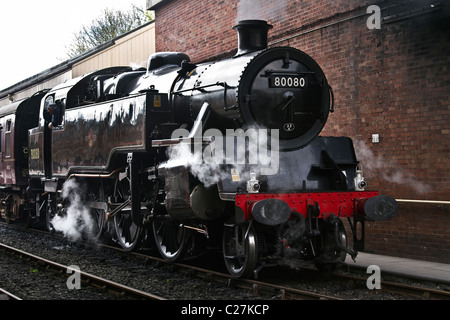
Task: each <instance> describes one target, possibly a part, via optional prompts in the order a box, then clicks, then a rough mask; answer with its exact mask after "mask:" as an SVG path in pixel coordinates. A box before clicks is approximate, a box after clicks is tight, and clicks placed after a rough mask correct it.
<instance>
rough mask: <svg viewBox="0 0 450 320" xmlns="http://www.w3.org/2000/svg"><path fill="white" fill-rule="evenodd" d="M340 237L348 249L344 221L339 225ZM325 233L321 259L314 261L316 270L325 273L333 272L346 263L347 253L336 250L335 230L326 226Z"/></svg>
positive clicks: (342, 243)
mask: <svg viewBox="0 0 450 320" xmlns="http://www.w3.org/2000/svg"><path fill="white" fill-rule="evenodd" d="M338 227H339V229H338V237H339V241H340V243H341V245H342V246H344V247H347V234H346V232H345V227H344V224H343V223H342V221H339V224H338ZM322 232H323V243H324V245H323V249H322V252H321V254H320V255H319V259H318V260H315V261H314V265H315V266H316V268H317V269H318V270H319V271H321V272H325V273H329V272H333V271H334V270H336V268H337V267H338V266H339V265H340V264H341V263H343V262H344V261H345V257H346V255H347V252H345V251H344V250H341V249H339V248H336V245H335V240H334V229H333V228H330V226H325V227H324V229H323V230H322Z"/></svg>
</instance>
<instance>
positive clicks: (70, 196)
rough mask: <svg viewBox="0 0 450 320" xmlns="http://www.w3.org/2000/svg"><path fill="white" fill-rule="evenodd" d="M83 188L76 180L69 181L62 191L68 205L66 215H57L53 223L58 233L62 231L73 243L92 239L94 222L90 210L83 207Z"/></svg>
mask: <svg viewBox="0 0 450 320" xmlns="http://www.w3.org/2000/svg"><path fill="white" fill-rule="evenodd" d="M81 194H83V192H82V188H81V187H80V186H79V185H78V183H76V181H75V180H68V181H66V182H65V183H64V185H63V189H62V195H61V196H62V198H63V199H64V200H65V201H66V202H67V203H68V207H67V208H66V212H65V214H64V215H55V217H54V218H53V219H52V221H51V223H52V225H53V227H54V228H55V230H56V231H60V232H62V233H63V234H64V236H66V237H67V238H69V239H70V240H72V241H77V240H79V239H81V238H82V236H86V237H88V238H92V237H91V236H92V233H93V230H94V221H93V219H92V217H91V214H90V210H89V208H87V207H85V206H84V205H83V201H82V198H81Z"/></svg>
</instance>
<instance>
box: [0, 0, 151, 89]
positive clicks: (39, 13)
mask: <svg viewBox="0 0 450 320" xmlns="http://www.w3.org/2000/svg"><path fill="white" fill-rule="evenodd" d="M131 4H134V5H136V6H139V7H142V8H143V7H145V4H146V0H70V1H69V0H39V1H36V0H9V1H3V2H2V4H1V5H0V8H1V13H2V14H1V18H0V43H1V46H0V91H1V90H3V89H6V88H7V87H10V86H12V85H14V84H15V83H17V82H20V81H22V80H25V79H26V78H29V77H31V76H33V75H35V74H38V73H40V72H42V71H44V70H46V69H48V68H50V67H53V66H55V65H57V64H59V63H61V62H63V61H65V60H67V59H68V58H67V55H66V51H67V50H66V47H67V46H68V45H69V44H70V43H71V40H72V39H73V34H74V33H77V32H78V31H79V30H80V28H81V26H82V25H90V23H91V21H92V20H94V19H96V18H98V17H99V16H101V14H102V11H103V10H104V9H105V8H110V9H121V10H124V11H127V10H129V9H131Z"/></svg>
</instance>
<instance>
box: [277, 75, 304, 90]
mask: <svg viewBox="0 0 450 320" xmlns="http://www.w3.org/2000/svg"><path fill="white" fill-rule="evenodd" d="M306 86H307V83H306V79H305V78H303V77H295V76H270V77H269V87H270V88H305V87H306Z"/></svg>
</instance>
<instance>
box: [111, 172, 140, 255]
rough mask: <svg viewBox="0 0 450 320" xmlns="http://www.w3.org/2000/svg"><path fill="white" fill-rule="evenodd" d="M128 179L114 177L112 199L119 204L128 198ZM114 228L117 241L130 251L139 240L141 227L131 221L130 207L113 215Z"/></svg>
mask: <svg viewBox="0 0 450 320" xmlns="http://www.w3.org/2000/svg"><path fill="white" fill-rule="evenodd" d="M130 193H131V192H130V180H129V178H128V177H127V178H124V179H122V180H119V178H117V179H116V182H115V184H114V199H115V202H116V203H118V204H120V203H124V202H125V201H127V200H128V199H129V198H130ZM114 229H115V230H116V236H117V242H118V243H119V245H120V246H121V247H122V248H123V249H124V250H126V251H132V250H133V249H134V248H135V247H136V245H137V244H138V243H139V242H140V239H141V235H142V228H141V227H139V226H138V225H136V224H135V223H134V222H133V217H132V216H131V208H125V209H123V210H122V211H120V212H119V213H117V214H116V215H115V216H114Z"/></svg>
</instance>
